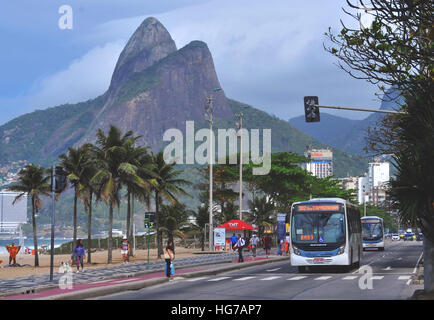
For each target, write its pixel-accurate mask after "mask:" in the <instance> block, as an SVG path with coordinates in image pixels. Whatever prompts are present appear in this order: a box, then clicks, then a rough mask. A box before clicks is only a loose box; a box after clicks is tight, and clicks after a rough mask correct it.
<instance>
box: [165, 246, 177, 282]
mask: <svg viewBox="0 0 434 320" xmlns="http://www.w3.org/2000/svg"><path fill="white" fill-rule="evenodd" d="M174 259H175V248H174V247H173V242H172V241H170V240H169V241H167V246H166V249H165V250H164V260H166V277H168V278H169V280H170V279H173V276H172V274H171V270H172V264H173V260H174Z"/></svg>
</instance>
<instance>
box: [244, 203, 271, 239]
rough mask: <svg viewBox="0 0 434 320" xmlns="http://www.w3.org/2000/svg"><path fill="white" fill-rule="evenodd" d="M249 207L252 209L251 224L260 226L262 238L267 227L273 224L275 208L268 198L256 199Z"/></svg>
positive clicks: (259, 230)
mask: <svg viewBox="0 0 434 320" xmlns="http://www.w3.org/2000/svg"><path fill="white" fill-rule="evenodd" d="M248 205H249V207H250V214H249V222H250V223H252V224H255V225H256V226H258V235H259V238H262V236H263V235H264V230H265V227H266V226H271V225H272V223H273V218H272V215H273V213H274V209H275V206H274V205H273V203H272V202H271V201H269V199H267V196H263V197H262V198H259V197H255V198H254V199H253V201H250V200H249V201H248Z"/></svg>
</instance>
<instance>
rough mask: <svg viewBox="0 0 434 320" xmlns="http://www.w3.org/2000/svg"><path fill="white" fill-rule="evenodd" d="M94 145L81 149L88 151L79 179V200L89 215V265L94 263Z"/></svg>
mask: <svg viewBox="0 0 434 320" xmlns="http://www.w3.org/2000/svg"><path fill="white" fill-rule="evenodd" d="M92 147H93V146H92V145H91V144H85V145H83V146H81V147H80V148H84V149H85V151H86V155H85V158H86V159H85V161H84V163H83V169H84V170H83V171H82V174H81V175H80V177H79V180H80V188H79V192H78V197H79V199H80V200H81V201H82V202H83V206H84V210H85V212H86V213H87V243H88V247H87V263H92V250H91V244H92V208H93V196H94V194H95V187H96V186H95V185H94V184H92V182H91V179H92V177H93V176H95V174H96V172H97V168H96V166H95V163H94V161H93V160H94V159H93V157H92V156H93V155H92V152H91V150H92Z"/></svg>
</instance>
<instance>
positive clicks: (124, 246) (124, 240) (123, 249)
mask: <svg viewBox="0 0 434 320" xmlns="http://www.w3.org/2000/svg"><path fill="white" fill-rule="evenodd" d="M129 251H130V243H129V242H128V238H127V237H126V236H124V237H123V238H122V243H121V254H122V261H123V262H124V264H127V263H128V252H129Z"/></svg>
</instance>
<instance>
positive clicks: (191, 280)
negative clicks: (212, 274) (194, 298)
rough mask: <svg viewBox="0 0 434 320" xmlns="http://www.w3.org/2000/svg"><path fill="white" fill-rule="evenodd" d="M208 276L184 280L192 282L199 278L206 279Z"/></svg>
mask: <svg viewBox="0 0 434 320" xmlns="http://www.w3.org/2000/svg"><path fill="white" fill-rule="evenodd" d="M208 278H209V277H198V278H192V279H188V280H185V281H189V282H193V281H199V280H203V279H208Z"/></svg>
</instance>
